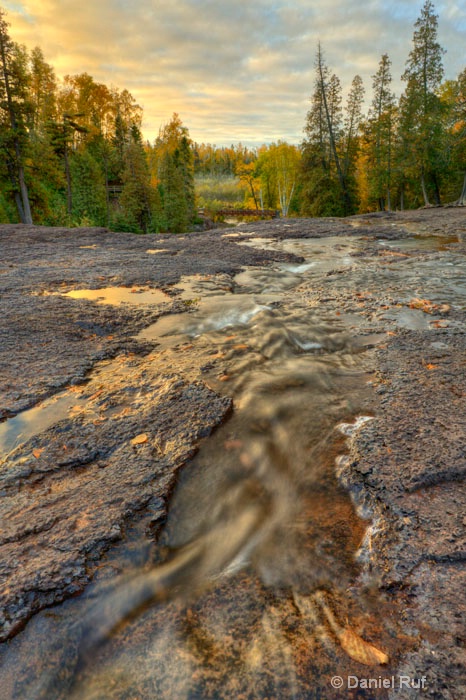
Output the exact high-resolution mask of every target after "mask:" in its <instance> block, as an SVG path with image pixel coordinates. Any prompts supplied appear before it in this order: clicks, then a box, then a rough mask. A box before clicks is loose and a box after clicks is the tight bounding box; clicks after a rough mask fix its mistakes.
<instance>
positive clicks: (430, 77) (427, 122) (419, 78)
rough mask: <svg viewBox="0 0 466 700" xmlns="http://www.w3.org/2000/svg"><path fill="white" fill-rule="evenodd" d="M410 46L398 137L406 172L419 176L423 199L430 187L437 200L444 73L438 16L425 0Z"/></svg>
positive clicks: (403, 77)
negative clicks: (441, 95)
mask: <svg viewBox="0 0 466 700" xmlns="http://www.w3.org/2000/svg"><path fill="white" fill-rule="evenodd" d="M414 26H415V31H414V35H413V48H412V49H411V52H410V54H409V59H408V61H407V64H406V70H405V72H404V73H403V75H402V79H403V80H404V81H405V82H406V90H405V92H404V94H403V96H402V98H401V101H400V108H401V124H400V127H401V140H402V142H403V150H404V152H405V153H406V154H407V155H408V159H409V160H408V163H407V165H408V174H412V175H414V176H416V177H418V178H419V180H420V184H421V189H422V195H423V198H424V203H425V204H426V205H428V204H429V203H430V201H429V191H431V192H433V195H434V198H435V203H436V204H440V171H441V164H442V156H443V154H442V150H441V141H442V105H441V102H440V99H439V96H438V91H439V88H440V84H441V82H442V77H443V63H442V56H443V54H444V50H443V49H442V48H441V46H440V44H439V43H438V41H437V28H438V16H437V15H436V14H435V12H434V6H433V3H432V2H431V0H426V1H425V3H424V6H423V8H422V10H421V14H420V17H419V18H418V19H417V20H416V23H415V25H414Z"/></svg>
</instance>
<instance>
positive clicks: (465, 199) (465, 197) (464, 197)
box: [456, 173, 466, 207]
mask: <svg viewBox="0 0 466 700" xmlns="http://www.w3.org/2000/svg"><path fill="white" fill-rule="evenodd" d="M456 204H458V205H459V206H461V207H465V206H466V173H464V180H463V189H462V190H461V194H460V198H459V199H458V201H457V202H456Z"/></svg>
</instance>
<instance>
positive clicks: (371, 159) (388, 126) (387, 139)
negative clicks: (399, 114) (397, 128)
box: [365, 54, 395, 211]
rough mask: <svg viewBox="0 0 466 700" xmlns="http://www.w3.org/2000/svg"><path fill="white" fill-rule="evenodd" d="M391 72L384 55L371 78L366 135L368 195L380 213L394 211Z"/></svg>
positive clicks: (393, 100) (386, 57) (393, 116)
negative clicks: (392, 190) (385, 210)
mask: <svg viewBox="0 0 466 700" xmlns="http://www.w3.org/2000/svg"><path fill="white" fill-rule="evenodd" d="M390 68H391V61H390V59H389V57H388V54H383V56H382V57H381V59H380V62H379V68H378V71H377V73H376V74H375V75H374V76H372V81H373V82H372V91H373V96H372V104H371V108H370V110H369V118H368V122H367V127H366V134H365V136H366V155H367V170H368V183H369V195H370V197H371V199H373V200H375V201H376V202H377V206H378V209H379V210H380V211H383V210H384V209H385V207H387V208H388V209H389V210H390V209H391V208H392V197H391V184H392V161H393V139H394V125H395V124H394V122H395V95H394V94H393V93H392V91H391V82H392V76H391V72H390Z"/></svg>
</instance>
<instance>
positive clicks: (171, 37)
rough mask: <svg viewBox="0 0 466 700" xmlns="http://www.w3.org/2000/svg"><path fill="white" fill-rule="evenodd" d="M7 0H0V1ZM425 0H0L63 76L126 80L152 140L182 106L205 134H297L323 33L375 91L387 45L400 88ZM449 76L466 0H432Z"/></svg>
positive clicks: (218, 138) (221, 137)
mask: <svg viewBox="0 0 466 700" xmlns="http://www.w3.org/2000/svg"><path fill="white" fill-rule="evenodd" d="M0 1H1V0H0ZM422 4H423V0H396V1H395V2H393V1H392V2H390V0H388V1H387V0H364V1H363V2H362V1H361V0H290V1H288V2H286V1H284V0H228V1H224V0H137V2H130V1H128V0H92V2H91V1H90V0H82V2H80V3H79V2H76V0H11V1H9V0H2V1H1V6H2V7H3V8H4V9H5V10H6V11H7V19H8V21H9V22H10V24H11V27H10V33H11V36H12V38H13V39H14V40H15V41H17V42H19V43H22V44H25V45H26V46H27V47H28V48H33V47H34V46H40V47H41V49H42V50H43V52H44V55H45V58H46V60H47V61H48V62H49V63H51V64H52V66H54V68H55V70H56V72H57V74H58V76H60V77H62V76H63V75H65V74H67V73H68V74H76V73H83V72H87V73H89V74H90V75H92V76H93V78H94V79H95V80H96V81H97V82H103V83H106V84H107V85H115V86H116V87H119V88H120V89H123V88H127V89H128V90H129V91H130V92H131V93H132V94H133V95H134V97H135V98H136V100H137V102H138V103H139V104H140V105H141V106H142V107H143V108H144V123H143V133H144V136H145V137H146V138H149V139H151V140H152V139H153V138H154V137H155V136H156V134H157V132H158V130H159V127H160V125H161V124H162V123H165V122H167V121H168V120H169V119H170V117H171V115H172V113H173V112H178V113H179V115H180V117H181V119H182V121H183V123H184V124H185V126H187V127H188V129H189V132H190V135H191V138H193V139H194V140H195V141H198V142H202V141H204V142H206V143H207V142H209V143H215V144H217V145H229V144H231V143H237V142H238V141H242V142H243V143H247V144H249V145H254V144H255V145H257V144H260V143H270V142H272V141H276V140H278V139H283V140H286V141H289V142H291V143H299V142H300V141H301V140H302V129H303V125H304V120H305V116H306V112H307V110H308V107H309V96H310V95H311V93H312V90H313V80H314V68H313V64H314V58H315V52H316V47H317V42H318V41H319V40H320V41H321V43H322V47H323V50H324V54H325V57H326V60H327V63H328V64H329V66H330V67H331V68H332V69H333V70H334V71H335V72H336V73H337V75H338V76H339V77H340V79H341V81H342V83H343V86H344V88H347V87H348V86H349V84H350V82H351V80H352V78H353V77H354V75H355V74H356V73H359V74H360V75H361V76H362V78H363V80H364V84H365V87H366V91H367V94H368V98H369V99H370V92H371V83H372V80H371V76H372V75H373V74H374V73H375V71H376V70H377V66H378V62H379V60H380V56H381V54H382V53H385V52H387V53H388V54H389V56H390V58H391V60H392V64H393V65H392V75H393V79H394V82H393V88H394V90H395V92H396V93H397V94H398V93H399V92H400V90H401V89H402V83H401V81H400V79H399V78H400V75H401V73H402V72H403V70H404V64H405V62H406V59H407V57H408V53H409V51H410V49H411V39H412V35H413V25H414V22H415V21H416V18H417V17H418V15H419V13H420V9H421V6H422ZM435 7H436V11H437V14H438V15H439V40H440V43H441V44H442V46H443V47H444V48H446V49H447V54H446V55H445V58H444V65H445V77H446V78H456V77H457V75H458V73H459V72H460V71H461V70H462V69H463V68H464V67H465V66H466V52H465V37H466V0H443V1H441V2H440V1H437V2H436V3H435Z"/></svg>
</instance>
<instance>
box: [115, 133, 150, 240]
mask: <svg viewBox="0 0 466 700" xmlns="http://www.w3.org/2000/svg"><path fill="white" fill-rule="evenodd" d="M124 162H125V168H124V171H123V176H122V179H123V189H122V192H121V196H120V206H121V210H122V211H121V216H120V220H119V221H118V227H119V228H120V229H121V228H122V227H123V228H124V229H125V230H130V231H134V232H136V233H148V232H149V231H153V230H156V229H157V228H158V222H157V214H158V209H159V197H158V191H157V190H156V189H155V188H154V187H152V185H151V182H150V172H149V167H148V164H147V160H146V154H145V152H144V147H143V145H142V141H141V138H140V134H139V133H138V131H137V130H134V129H133V131H132V134H131V138H130V140H129V142H128V144H127V145H126V147H125V153H124Z"/></svg>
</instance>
